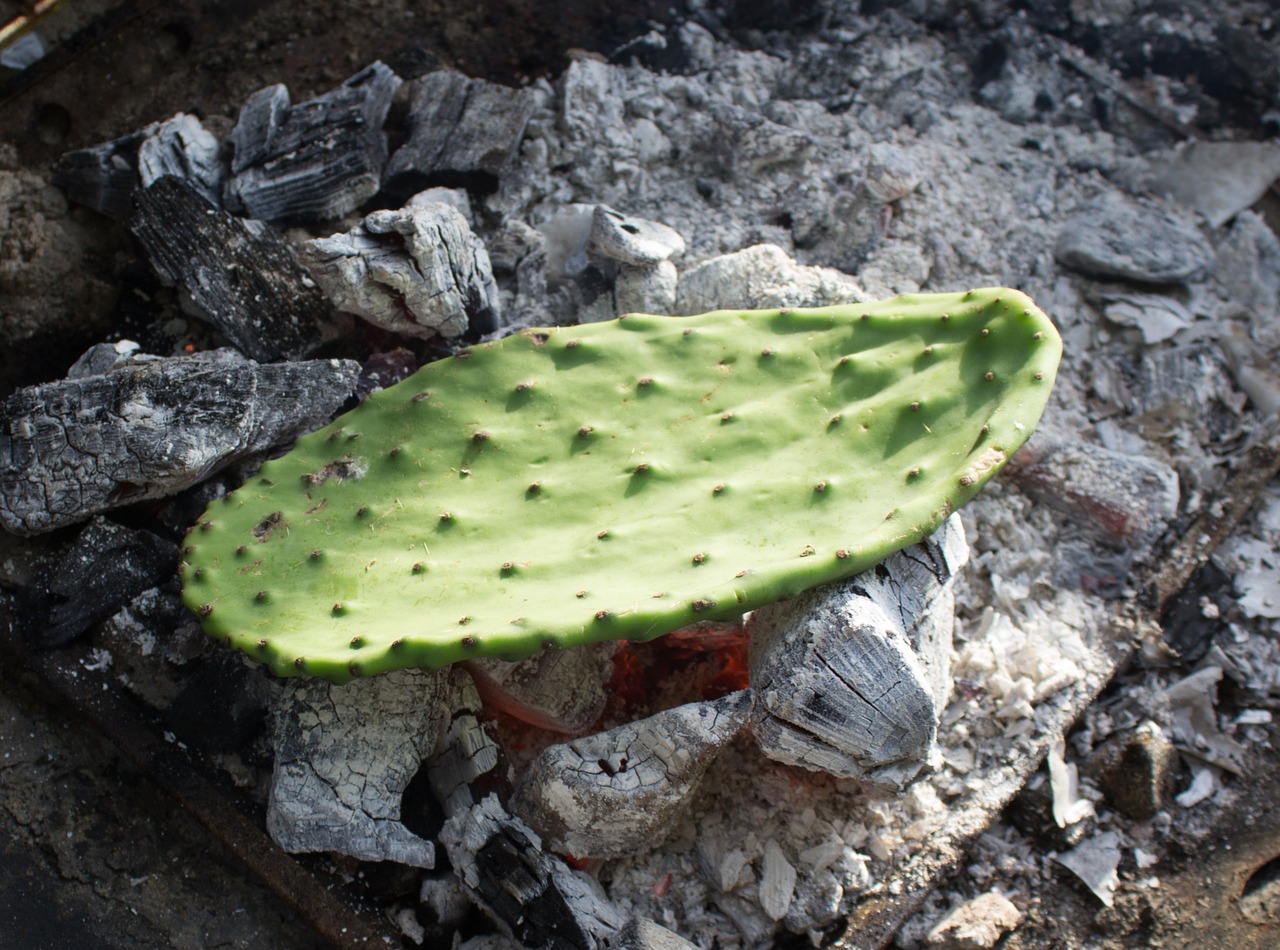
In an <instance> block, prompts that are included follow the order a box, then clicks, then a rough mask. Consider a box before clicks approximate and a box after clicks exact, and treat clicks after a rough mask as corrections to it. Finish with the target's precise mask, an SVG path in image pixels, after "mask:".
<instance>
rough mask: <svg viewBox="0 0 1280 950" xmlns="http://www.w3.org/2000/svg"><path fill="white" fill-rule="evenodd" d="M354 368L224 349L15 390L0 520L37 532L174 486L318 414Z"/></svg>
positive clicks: (3, 454)
mask: <svg viewBox="0 0 1280 950" xmlns="http://www.w3.org/2000/svg"><path fill="white" fill-rule="evenodd" d="M359 371H360V367H359V365H358V364H357V363H354V362H351V361H347V360H315V361H310V362H304V363H283V364H274V365H259V364H257V363H254V362H252V361H248V360H245V359H244V358H243V357H241V356H240V355H239V354H237V353H236V352H235V351H233V350H228V349H224V350H214V351H211V352H208V353H200V354H196V355H194V356H188V357H175V358H172V359H164V360H153V361H149V362H141V363H137V364H131V365H126V366H123V367H121V368H119V369H115V370H112V371H110V372H108V373H103V374H101V375H98V376H89V377H84V378H81V379H66V380H60V381H57V382H51V383H43V384H41V385H38V386H29V387H27V388H25V389H20V390H18V391H17V392H15V393H14V394H13V395H11V396H9V398H8V399H6V400H5V401H4V403H3V405H0V526H3V527H4V528H5V530H7V531H10V532H12V533H14V534H23V535H26V534H38V533H41V532H44V531H51V530H53V529H55V528H59V527H63V526H65V525H69V524H74V523H76V522H78V521H83V520H85V519H86V518H88V517H90V516H91V515H94V514H97V513H99V512H103V511H107V510H109V509H112V508H117V507H119V506H121V505H126V504H130V503H132V502H136V501H143V500H145V499H150V498H160V497H164V496H166V495H171V494H175V493H176V492H178V491H181V490H182V489H183V488H186V487H188V486H190V485H193V484H195V483H196V482H198V481H200V480H202V479H204V478H206V477H208V476H209V475H210V474H211V473H212V472H214V471H216V470H218V469H220V468H222V467H225V466H226V465H228V464H230V463H231V462H233V461H235V460H236V459H240V458H243V457H245V456H247V455H250V454H252V453H254V452H261V451H264V450H266V449H268V448H271V447H272V446H275V445H279V444H281V443H284V442H287V441H289V440H291V439H293V438H295V437H297V436H298V435H300V434H301V433H303V432H306V431H308V430H310V429H313V428H316V427H318V426H320V425H321V424H323V423H324V422H325V421H327V420H328V418H329V417H330V416H331V415H332V414H333V413H334V412H335V411H337V409H338V408H340V407H341V405H342V404H343V402H344V401H345V400H346V399H347V397H348V396H350V395H351V393H352V391H353V390H354V389H355V384H356V379H357V376H358V374H359Z"/></svg>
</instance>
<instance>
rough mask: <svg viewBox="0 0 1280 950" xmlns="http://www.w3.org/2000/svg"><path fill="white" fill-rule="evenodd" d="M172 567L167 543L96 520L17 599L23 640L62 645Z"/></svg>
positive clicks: (174, 551) (173, 553)
mask: <svg viewBox="0 0 1280 950" xmlns="http://www.w3.org/2000/svg"><path fill="white" fill-rule="evenodd" d="M177 564H178V546H177V545H176V544H175V543H173V542H172V541H169V540H167V539H165V538H162V537H160V536H159V535H157V534H153V533H152V532H150V531H142V530H133V529H131V528H126V527H125V526H123V525H119V524H115V523H114V522H111V521H107V520H106V519H105V518H95V519H94V520H93V521H91V522H90V523H89V524H88V525H86V526H85V528H84V530H83V531H81V532H80V535H79V537H77V538H76V540H75V543H74V544H73V545H72V546H71V550H69V551H68V552H67V553H66V555H65V556H64V557H63V558H62V560H60V561H59V562H58V564H57V565H56V566H55V567H54V568H53V569H52V570H50V571H49V572H48V574H47V575H46V576H45V577H44V578H42V579H41V580H40V581H37V582H36V583H35V584H34V585H31V587H29V588H26V589H24V590H23V591H22V592H21V594H20V595H19V596H20V603H19V605H18V606H19V610H18V611H17V615H18V617H19V622H20V626H21V629H22V634H23V639H24V640H26V642H27V643H28V644H29V645H31V646H33V647H37V648H43V649H52V648H55V647H60V646H64V645H66V644H68V643H70V642H71V641H72V640H74V639H76V638H77V637H79V636H81V635H83V634H85V633H87V632H88V631H89V630H90V629H91V628H92V627H93V626H95V625H96V624H98V623H101V622H102V621H104V620H106V619H107V618H108V617H110V616H111V615H112V614H114V613H115V612H116V611H117V610H119V609H120V608H121V607H123V606H124V605H125V604H127V603H129V601H131V600H132V599H133V598H134V597H136V596H137V595H138V594H140V593H142V592H143V591H144V590H147V589H148V588H151V587H154V586H155V585H156V584H158V583H159V582H161V581H162V580H164V579H165V578H166V577H168V576H170V575H172V574H173V573H174V570H175V569H176V567H177Z"/></svg>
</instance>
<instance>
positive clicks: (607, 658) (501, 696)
mask: <svg viewBox="0 0 1280 950" xmlns="http://www.w3.org/2000/svg"><path fill="white" fill-rule="evenodd" d="M615 646H616V644H614V643H594V644H589V645H586V646H581V647H576V648H575V649H572V650H548V651H543V652H542V653H536V654H534V655H533V656H531V657H528V658H527V659H524V660H518V661H515V662H511V661H509V660H500V659H497V658H485V659H479V660H471V661H470V662H468V663H467V664H466V667H467V671H468V672H469V673H470V674H471V676H472V678H473V679H474V680H475V682H476V687H477V688H478V689H479V691H480V695H481V697H482V698H483V700H484V703H485V706H486V708H489V709H500V710H502V711H503V712H506V713H508V714H509V715H512V716H515V717H516V718H518V719H522V720H524V721H525V722H528V723H531V724H533V725H535V726H538V727H539V728H542V729H547V730H549V731H551V732H563V733H579V732H582V731H583V730H584V729H586V728H587V727H589V726H590V725H591V724H592V723H594V722H595V721H596V719H598V718H599V716H600V713H601V712H603V711H604V705H605V686H606V685H607V683H608V681H609V677H610V675H611V673H612V672H613V652H614V647H615Z"/></svg>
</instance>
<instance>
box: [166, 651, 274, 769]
mask: <svg viewBox="0 0 1280 950" xmlns="http://www.w3.org/2000/svg"><path fill="white" fill-rule="evenodd" d="M263 677H264V674H263V673H262V670H261V668H257V669H250V668H249V667H248V666H246V665H245V664H244V663H242V662H241V661H240V660H239V659H238V658H237V657H236V656H234V655H233V654H232V653H231V651H230V650H220V651H218V652H216V653H211V654H210V655H209V656H208V657H207V658H205V660H204V661H203V662H202V663H201V664H200V667H199V671H198V673H197V674H196V675H192V676H190V677H188V679H187V682H186V684H185V685H184V686H183V687H182V689H181V691H180V692H179V693H178V694H177V695H176V696H175V697H174V698H173V701H172V702H171V703H170V704H169V706H168V708H167V709H165V710H164V713H163V715H162V716H161V721H162V722H163V723H164V726H165V729H166V730H167V731H169V732H171V733H173V736H174V738H175V739H177V740H178V741H179V742H182V743H185V744H186V745H189V746H191V747H192V748H194V749H200V750H202V751H205V752H236V751H238V750H240V749H243V748H245V746H247V745H248V744H249V743H250V742H252V741H253V740H254V739H256V738H258V736H259V735H261V734H262V733H263V731H264V730H265V728H266V724H267V710H268V708H269V707H270V704H271V700H272V698H273V697H272V693H271V690H272V688H273V687H274V686H275V683H274V682H268V681H266V680H264V678H263Z"/></svg>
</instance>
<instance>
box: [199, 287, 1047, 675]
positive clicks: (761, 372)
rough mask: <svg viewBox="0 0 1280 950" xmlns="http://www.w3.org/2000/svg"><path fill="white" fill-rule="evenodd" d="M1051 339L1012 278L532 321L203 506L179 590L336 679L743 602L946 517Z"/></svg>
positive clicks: (683, 618)
mask: <svg viewBox="0 0 1280 950" xmlns="http://www.w3.org/2000/svg"><path fill="white" fill-rule="evenodd" d="M1060 353H1061V341H1060V340H1059V338H1058V334H1057V332H1056V331H1055V330H1054V327H1053V325H1052V323H1050V321H1049V320H1048V318H1047V317H1045V315H1044V314H1043V313H1042V312H1041V311H1040V310H1039V309H1038V308H1037V307H1036V306H1035V305H1034V304H1033V303H1032V302H1031V301H1030V299H1028V298H1027V297H1026V296H1024V295H1023V294H1021V293H1019V292H1017V291H1012V290H1003V289H988V290H976V291H970V292H968V293H965V294H937V295H916V296H907V297H899V298H896V299H893V300H889V301H885V302H882V303H875V304H867V305H849V306H838V307H827V308H822V309H815V310H771V311H745V312H744V311H717V312H714V313H707V314H702V315H701V316H696V317H656V316H645V315H640V314H630V315H627V316H624V317H622V318H620V319H618V320H616V321H613V322H610V323H598V324H590V325H586V326H576V327H558V328H548V329H540V330H528V331H524V332H521V333H519V334H516V335H514V336H510V337H507V338H506V339H503V340H499V341H496V342H493V343H486V344H482V345H479V346H475V347H473V348H471V349H469V350H464V351H462V352H460V353H458V354H457V355H456V356H453V357H451V358H449V359H445V360H442V361H440V362H437V363H432V364H430V365H428V366H426V367H424V368H423V369H421V370H419V371H418V372H417V373H416V374H415V375H414V376H412V377H410V378H409V379H406V380H405V381H403V382H401V383H399V384H398V385H396V386H393V387H391V388H389V389H386V390H384V391H382V392H380V393H376V394H375V395H373V396H371V397H370V398H369V399H368V400H367V401H366V402H365V403H364V404H362V405H361V406H359V407H358V408H356V409H355V410H353V411H352V412H350V413H348V414H346V415H345V416H343V417H341V418H340V419H338V420H336V421H335V422H334V423H332V424H331V425H329V426H328V427H327V428H324V429H321V430H320V431H319V432H315V433H312V434H311V435H308V436H305V437H303V438H302V439H300V440H298V443H297V446H296V447H295V448H294V449H293V451H291V452H290V453H289V454H288V455H286V456H284V457H283V458H279V459H276V460H274V461H270V462H267V463H266V464H265V465H264V466H263V467H262V469H261V471H260V472H259V473H258V474H257V475H255V476H254V477H253V478H251V479H250V480H249V482H248V483H246V484H245V485H244V486H243V487H242V488H240V489H238V490H237V491H235V492H233V493H232V494H230V495H229V496H227V497H226V498H225V499H222V500H220V501H217V502H215V503H214V504H213V505H212V506H211V507H210V508H209V510H208V511H207V512H206V513H205V515H204V517H203V518H202V519H201V521H200V522H199V523H198V524H197V525H196V527H195V528H194V529H193V530H192V531H191V533H190V535H189V536H188V538H187V542H186V547H185V548H184V552H183V553H184V564H183V575H184V588H185V598H186V602H187V603H188V605H189V606H190V607H191V608H192V609H193V610H195V611H196V613H197V614H199V615H200V617H201V618H202V619H203V622H204V626H205V629H206V630H207V631H208V632H209V633H210V634H211V635H212V636H214V637H217V638H220V639H225V640H227V641H229V642H230V643H231V644H232V645H233V646H235V647H237V648H238V649H240V650H243V651H244V652H245V653H246V654H247V655H249V656H250V657H252V658H254V659H255V660H258V661H260V662H263V663H267V664H269V665H270V667H271V669H272V670H273V671H274V672H276V673H278V674H281V675H292V674H299V673H305V674H310V675H317V676H324V677H328V678H329V679H331V680H334V681H338V682H341V681H345V680H347V679H349V678H351V677H353V676H362V675H370V674H374V673H380V672H384V671H386V670H393V669H401V668H410V667H419V666H423V667H438V666H442V665H445V664H448V663H452V662H454V661H456V660H461V659H466V658H469V657H477V656H498V657H504V658H518V657H521V656H525V655H528V654H530V653H532V652H535V651H537V650H539V649H543V648H552V647H568V646H572V645H575V644H579V643H586V642H592V641H597V640H606V639H623V638H629V639H650V638H653V637H657V636H660V635H662V634H664V633H667V632H669V631H671V630H674V629H675V628H677V627H680V626H682V625H684V624H686V623H689V622H690V621H693V620H698V619H709V618H714V617H722V616H728V615H735V614H739V613H741V612H743V611H746V610H748V609H751V608H753V607H756V606H759V605H761V604H765V603H768V602H770V601H773V600H777V599H778V598H781V597H785V596H788V595H791V594H795V593H797V592H799V591H801V590H805V589H807V588H809V587H813V586H814V585H816V584H820V583H823V582H825V581H830V580H833V579H836V578H839V577H844V576H847V575H850V574H853V573H856V572H858V571H862V570H865V569H866V568H868V567H870V566H871V565H873V564H875V563H876V562H878V561H879V560H881V559H882V558H884V557H886V556H887V555H889V554H890V553H892V552H893V551H895V550H897V549H899V548H902V547H904V546H906V545H908V544H912V543H914V542H916V541H918V540H920V539H921V538H922V537H924V536H926V535H928V534H929V533H930V532H932V531H933V530H934V529H935V528H936V527H937V526H938V525H939V524H940V523H941V522H942V520H943V519H944V518H946V517H947V516H948V515H949V514H950V513H951V512H952V511H953V510H954V509H955V508H957V507H959V506H960V505H962V504H964V503H965V502H966V501H967V500H968V499H969V498H971V497H972V496H973V495H974V494H975V493H976V492H977V491H978V489H979V488H981V486H982V485H983V484H984V483H985V482H986V481H987V480H988V479H989V478H990V477H991V476H992V475H993V474H994V473H995V471H996V470H997V469H998V468H999V467H1000V466H1001V465H1002V464H1003V463H1004V461H1005V460H1006V459H1007V458H1008V457H1009V455H1011V454H1012V453H1013V452H1014V450H1016V449H1017V448H1018V447H1019V446H1020V445H1021V444H1022V443H1023V442H1024V441H1025V440H1026V438H1027V436H1028V435H1030V433H1031V430H1032V429H1033V428H1034V426H1035V424H1036V422H1037V421H1038V419H1039V417H1040V413H1041V411H1042V410H1043V409H1044V406H1045V402H1046V400H1047V398H1048V395H1049V391H1050V388H1051V386H1052V384H1053V378H1054V373H1055V371H1056V369H1057V364H1058V358H1059V356H1060Z"/></svg>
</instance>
